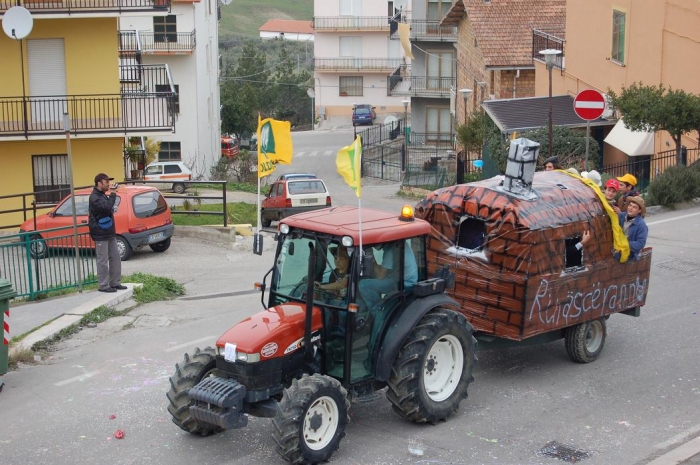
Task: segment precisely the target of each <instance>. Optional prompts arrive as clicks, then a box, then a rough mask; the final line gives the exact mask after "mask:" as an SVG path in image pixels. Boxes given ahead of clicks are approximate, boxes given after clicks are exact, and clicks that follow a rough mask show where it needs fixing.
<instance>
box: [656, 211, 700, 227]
mask: <svg viewBox="0 0 700 465" xmlns="http://www.w3.org/2000/svg"><path fill="white" fill-rule="evenodd" d="M698 215H700V213H689V214H687V215H681V216H677V217H675V218H667V219H665V220H659V221H650V222H648V223H647V226H652V225H655V224H661V223H668V222H669V221H676V220H682V219H684V218H690V217H691V216H698Z"/></svg>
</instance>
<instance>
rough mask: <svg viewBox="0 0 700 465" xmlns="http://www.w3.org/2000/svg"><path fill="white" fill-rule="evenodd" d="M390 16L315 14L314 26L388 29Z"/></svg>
mask: <svg viewBox="0 0 700 465" xmlns="http://www.w3.org/2000/svg"><path fill="white" fill-rule="evenodd" d="M389 20H390V18H389V17H388V16H314V19H313V28H314V30H315V31H323V30H331V31H333V30H351V31H387V30H389Z"/></svg>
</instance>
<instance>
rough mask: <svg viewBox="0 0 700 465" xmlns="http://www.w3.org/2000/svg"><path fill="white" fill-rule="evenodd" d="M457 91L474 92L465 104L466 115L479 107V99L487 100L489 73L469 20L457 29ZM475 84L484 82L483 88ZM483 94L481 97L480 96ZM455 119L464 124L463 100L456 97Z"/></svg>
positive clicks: (461, 23)
mask: <svg viewBox="0 0 700 465" xmlns="http://www.w3.org/2000/svg"><path fill="white" fill-rule="evenodd" d="M456 48H457V89H464V88H467V89H472V90H473V91H474V92H473V93H472V95H471V98H470V99H469V103H468V104H467V110H468V113H471V112H473V111H474V109H476V108H478V107H479V104H480V103H481V99H482V97H483V99H484V100H487V99H488V98H489V93H490V92H489V89H488V85H489V77H490V75H489V73H488V72H487V71H486V69H485V65H484V57H483V55H482V54H481V50H480V49H479V47H478V44H477V43H476V37H475V36H474V31H473V29H472V28H471V27H470V25H469V20H468V19H465V20H463V21H462V22H460V24H459V27H458V28H457V47H456ZM477 82H486V87H485V88H479V87H478V86H477V84H476V83H477ZM482 94H483V95H482ZM456 115H457V119H458V120H459V121H460V122H464V121H463V120H464V117H463V115H464V100H463V99H462V98H461V96H460V95H457V108H456Z"/></svg>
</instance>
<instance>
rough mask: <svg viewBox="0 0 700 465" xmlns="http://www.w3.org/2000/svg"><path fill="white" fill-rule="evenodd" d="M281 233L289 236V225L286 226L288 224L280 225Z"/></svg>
mask: <svg viewBox="0 0 700 465" xmlns="http://www.w3.org/2000/svg"><path fill="white" fill-rule="evenodd" d="M280 232H281V233H282V234H289V225H288V224H286V223H282V224H281V225H280Z"/></svg>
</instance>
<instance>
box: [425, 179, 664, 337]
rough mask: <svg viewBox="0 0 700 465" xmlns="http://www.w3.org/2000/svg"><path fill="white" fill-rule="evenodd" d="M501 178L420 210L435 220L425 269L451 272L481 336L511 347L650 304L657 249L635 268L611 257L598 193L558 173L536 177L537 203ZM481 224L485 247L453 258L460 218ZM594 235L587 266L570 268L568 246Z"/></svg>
mask: <svg viewBox="0 0 700 465" xmlns="http://www.w3.org/2000/svg"><path fill="white" fill-rule="evenodd" d="M499 182H500V178H493V179H490V180H486V181H481V182H477V183H472V184H463V185H457V186H450V187H446V188H444V189H440V190H438V191H435V192H434V193H432V194H430V195H428V196H427V197H426V198H425V199H423V200H422V201H421V202H420V203H419V204H418V205H417V207H416V216H418V217H422V218H423V219H425V220H427V221H429V222H430V223H431V225H432V226H433V233H432V235H431V236H430V237H429V239H428V243H427V249H428V253H427V257H428V272H429V275H431V276H432V275H433V274H434V273H435V271H436V270H437V269H439V268H442V267H444V266H448V267H450V269H451V270H452V271H453V272H454V273H455V285H454V288H453V289H449V290H448V292H449V293H450V295H451V296H452V297H453V298H454V299H455V300H457V301H458V302H459V303H460V305H461V307H462V312H463V313H464V314H465V316H466V317H467V319H468V320H469V321H470V322H471V323H472V325H473V326H474V328H475V329H477V330H478V331H483V332H485V333H488V334H492V335H495V336H498V337H503V338H506V339H512V340H522V339H524V338H527V337H531V336H535V335H537V334H542V333H545V332H548V331H552V330H555V329H560V328H564V327H567V326H571V325H573V324H577V323H581V322H584V321H588V320H591V319H595V318H599V317H601V316H605V315H608V314H610V313H615V312H619V311H622V310H626V309H628V308H633V307H636V306H641V305H644V302H645V299H646V292H647V289H648V282H649V271H650V267H651V251H649V252H648V253H643V254H642V257H641V259H640V260H639V261H635V262H630V263H625V264H620V263H619V262H618V261H617V260H615V259H614V258H613V233H612V220H611V218H610V217H609V216H608V214H607V213H606V211H605V209H604V208H603V206H602V204H601V201H600V199H599V198H598V197H597V195H596V193H595V192H594V191H593V189H592V188H591V187H589V186H587V185H585V184H584V183H583V182H582V181H580V180H579V179H576V178H573V177H571V176H568V175H567V174H564V173H561V172H547V173H544V172H543V173H537V174H536V175H535V182H534V183H533V188H534V190H535V192H536V193H537V194H538V196H539V198H538V199H536V200H533V201H527V200H522V199H518V198H515V197H513V196H511V195H509V194H508V193H505V192H503V191H502V190H501V189H500V187H499ZM465 215H466V216H469V217H473V218H477V219H481V220H484V222H485V225H486V241H485V244H484V247H483V250H482V251H481V252H478V253H473V254H464V253H462V254H460V253H459V252H455V250H456V249H455V247H454V246H455V245H456V241H457V239H456V238H457V232H458V226H459V223H460V218H462V217H463V216H465ZM585 229H589V230H590V231H591V233H592V234H593V240H592V241H591V243H589V244H588V246H587V247H585V250H584V254H583V267H582V268H580V269H576V270H575V271H574V270H566V271H565V255H566V251H565V239H567V238H573V237H576V236H580V235H581V233H582V231H584V230H585Z"/></svg>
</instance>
